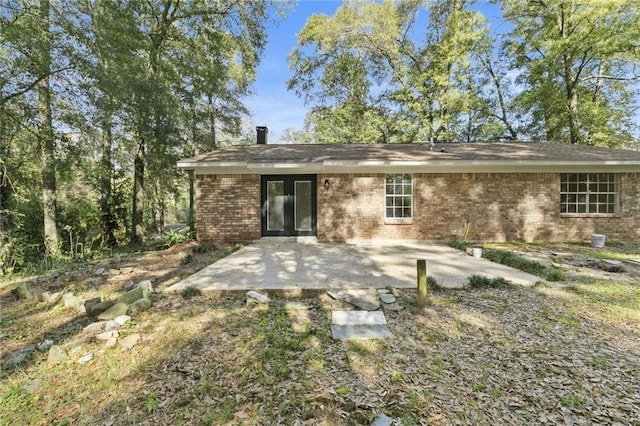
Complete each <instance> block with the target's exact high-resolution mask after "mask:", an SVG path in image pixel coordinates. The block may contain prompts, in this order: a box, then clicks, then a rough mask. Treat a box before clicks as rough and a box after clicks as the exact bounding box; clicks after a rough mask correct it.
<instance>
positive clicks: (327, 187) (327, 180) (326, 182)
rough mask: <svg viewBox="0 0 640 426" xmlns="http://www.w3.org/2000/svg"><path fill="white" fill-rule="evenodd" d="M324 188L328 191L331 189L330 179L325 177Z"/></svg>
mask: <svg viewBox="0 0 640 426" xmlns="http://www.w3.org/2000/svg"><path fill="white" fill-rule="evenodd" d="M324 190H325V191H328V190H329V179H325V180H324Z"/></svg>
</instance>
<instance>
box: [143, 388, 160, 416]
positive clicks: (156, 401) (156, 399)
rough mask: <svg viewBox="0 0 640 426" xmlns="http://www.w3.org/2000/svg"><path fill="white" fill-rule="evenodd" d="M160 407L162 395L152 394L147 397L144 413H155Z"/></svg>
mask: <svg viewBox="0 0 640 426" xmlns="http://www.w3.org/2000/svg"><path fill="white" fill-rule="evenodd" d="M159 405H160V394H159V393H158V392H151V393H150V394H149V395H147V399H146V401H145V403H144V411H146V412H147V413H153V412H154V411H156V410H157V409H158V406H159Z"/></svg>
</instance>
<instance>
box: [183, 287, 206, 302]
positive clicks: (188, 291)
mask: <svg viewBox="0 0 640 426" xmlns="http://www.w3.org/2000/svg"><path fill="white" fill-rule="evenodd" d="M180 295H181V296H182V297H183V298H185V299H192V298H194V297H196V296H200V295H202V290H200V289H199V288H197V287H194V286H192V285H190V286H188V287H185V288H183V289H182V291H181V292H180Z"/></svg>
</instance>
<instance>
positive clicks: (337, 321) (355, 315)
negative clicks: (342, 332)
mask: <svg viewBox="0 0 640 426" xmlns="http://www.w3.org/2000/svg"><path fill="white" fill-rule="evenodd" d="M331 324H333V325H386V324H387V318H386V317H385V316H384V312H382V311H332V312H331Z"/></svg>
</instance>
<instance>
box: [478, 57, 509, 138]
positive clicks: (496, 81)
mask: <svg viewBox="0 0 640 426" xmlns="http://www.w3.org/2000/svg"><path fill="white" fill-rule="evenodd" d="M482 63H483V64H484V66H485V68H486V70H487V71H488V72H489V75H490V76H491V81H492V82H493V85H494V86H495V88H496V94H497V95H498V105H499V106H500V116H499V118H500V121H502V124H503V125H504V127H505V129H506V130H507V132H509V138H510V139H511V140H512V141H516V140H518V134H517V133H516V131H515V130H514V129H513V127H512V126H511V123H509V118H508V115H507V107H506V104H505V102H504V94H503V93H502V85H501V84H500V79H499V78H498V76H497V75H496V73H495V71H494V69H493V65H492V64H491V61H490V60H487V61H482Z"/></svg>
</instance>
